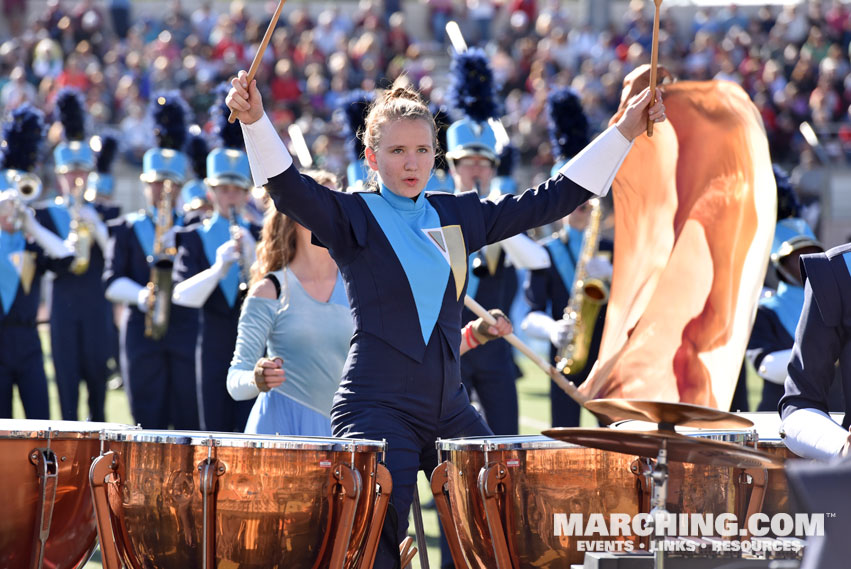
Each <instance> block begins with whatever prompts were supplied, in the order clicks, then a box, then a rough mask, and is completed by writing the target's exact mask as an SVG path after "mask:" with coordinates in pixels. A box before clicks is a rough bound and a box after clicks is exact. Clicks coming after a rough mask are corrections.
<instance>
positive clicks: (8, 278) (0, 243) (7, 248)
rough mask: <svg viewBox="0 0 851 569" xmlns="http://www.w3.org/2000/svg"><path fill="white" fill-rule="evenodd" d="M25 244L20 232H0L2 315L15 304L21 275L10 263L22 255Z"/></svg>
mask: <svg viewBox="0 0 851 569" xmlns="http://www.w3.org/2000/svg"><path fill="white" fill-rule="evenodd" d="M26 244H27V240H26V238H25V237H24V233H23V232H22V231H16V232H15V233H6V232H5V231H0V303H2V304H3V313H4V314H8V313H9V310H10V309H11V308H12V305H13V304H14V303H15V297H16V296H17V295H18V284H20V282H21V274H20V272H18V268H17V267H16V266H15V264H14V263H13V262H12V257H13V256H15V255H20V254H22V253H23V251H24V248H25V247H26Z"/></svg>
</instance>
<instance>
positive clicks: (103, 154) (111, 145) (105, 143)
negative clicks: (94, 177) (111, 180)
mask: <svg viewBox="0 0 851 569" xmlns="http://www.w3.org/2000/svg"><path fill="white" fill-rule="evenodd" d="M117 155H118V138H116V137H115V135H113V134H104V135H102V136H101V138H100V152H98V155H97V158H96V159H95V167H96V168H97V171H98V173H100V174H109V173H110V171H111V170H112V162H113V161H114V160H115V157H116V156H117Z"/></svg>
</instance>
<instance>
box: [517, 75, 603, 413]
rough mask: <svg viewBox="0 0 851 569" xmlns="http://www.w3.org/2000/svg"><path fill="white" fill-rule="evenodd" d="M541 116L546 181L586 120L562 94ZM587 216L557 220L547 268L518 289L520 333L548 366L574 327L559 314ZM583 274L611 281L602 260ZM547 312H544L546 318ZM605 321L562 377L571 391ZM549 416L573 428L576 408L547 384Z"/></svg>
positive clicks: (584, 131) (585, 211) (579, 141)
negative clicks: (522, 306) (545, 355)
mask: <svg viewBox="0 0 851 569" xmlns="http://www.w3.org/2000/svg"><path fill="white" fill-rule="evenodd" d="M547 115H548V119H549V130H550V139H551V141H552V146H553V153H554V154H555V155H556V156H555V158H556V163H555V165H554V166H553V169H552V172H551V175H555V174H556V172H558V171H559V170H560V169H561V168H562V167H563V166H564V164H565V163H566V162H567V161H568V160H569V159H570V158H572V157H573V156H575V155H576V154H577V153H579V152H580V151H581V150H582V149H583V148H584V147H585V146H586V145H587V144H588V141H589V136H588V118H587V117H586V116H585V112H584V111H583V110H582V103H581V101H580V100H579V96H578V95H577V94H576V93H575V92H574V91H573V90H571V89H567V88H565V89H560V90H557V91H554V92H553V93H551V94H550V96H549V98H548V100H547ZM590 214H591V205H590V203H589V202H585V203H583V204H582V205H580V206H579V207H577V208H576V209H575V210H574V211H572V212H571V213H570V214H568V215H567V217H565V218H564V219H563V220H562V221H563V227H562V229H561V231H559V233H557V234H556V235H554V236H553V237H552V238H551V239H549V240H548V241H546V242H545V243H544V247H545V248H546V251H547V254H548V255H549V257H550V261H551V262H550V266H549V267H547V268H545V269H540V270H536V271H532V272H531V274H530V275H529V279H528V280H527V281H526V284H525V287H524V289H525V295H526V301H527V302H528V304H529V309H530V312H529V314H528V315H527V316H526V319H525V320H524V321H523V324H522V327H523V329H524V330H525V331H526V333H527V334H529V335H530V336H532V337H535V338H538V339H542V340H546V341H548V342H550V344H551V347H550V357H551V359H550V361H555V359H556V356H557V354H558V352H559V350H561V349H562V348H564V347H565V346H566V345H567V343H568V342H569V341H570V339H571V336H572V333H573V324H574V323H573V322H571V321H570V320H568V319H565V317H564V309H565V307H567V305H568V302H569V301H570V296H571V293H572V291H573V283H574V275H575V273H576V268H577V263H578V261H579V260H580V255H581V250H582V242H583V238H584V236H585V232H586V229H587V228H588V224H589V221H590ZM592 238H596V237H592ZM600 249H602V250H608V251H611V250H612V244H611V242H610V241H604V242H602V243H600ZM586 270H587V273H588V274H589V276H592V277H594V278H598V279H600V280H602V281H604V282H606V281H608V280H610V279H611V275H612V265H611V263H610V262H609V261H608V260H607V259H606V258H604V257H602V256H595V257H592V258H591V259H589V260H588V262H587V264H586ZM547 307H549V313H548V311H547ZM605 319H606V312H605V306H603V308H602V309H601V310H600V312H599V313H598V316H597V319H596V322H594V323H593V325H594V329H593V330H594V331H593V335H592V337H591V342H590V348H589V356H588V360H587V363H586V364H585V367H584V368H583V369H581V370H578V371H574V372H573V373H571V374H569V375H567V379H568V380H570V381H572V382H573V383H574V384H576V385H579V384H581V383H582V382H583V381H585V378H587V377H588V374H589V373H590V372H591V367H592V366H593V364H594V361H595V360H596V359H597V353H598V351H599V348H600V340H601V338H602V334H603V322H604V321H605ZM550 411H551V417H552V425H553V427H578V426H579V411H580V407H579V404H578V403H576V402H575V401H574V400H573V399H571V398H570V397H569V396H568V395H567V394H566V393H565V392H564V390H562V389H561V388H560V387H559V386H558V385H556V383H555V382H554V381H552V380H550Z"/></svg>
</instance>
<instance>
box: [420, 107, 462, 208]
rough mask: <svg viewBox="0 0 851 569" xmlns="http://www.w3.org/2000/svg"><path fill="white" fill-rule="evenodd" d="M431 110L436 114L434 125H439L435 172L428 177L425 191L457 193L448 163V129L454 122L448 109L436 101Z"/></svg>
mask: <svg viewBox="0 0 851 569" xmlns="http://www.w3.org/2000/svg"><path fill="white" fill-rule="evenodd" d="M429 110H430V111H431V114H432V116H434V125H435V127H437V148H435V149H434V150H435V152H434V172H433V173H432V175H431V177H430V178H429V179H428V183H427V184H426V187H425V191H427V192H448V193H450V194H452V193H455V181H454V180H453V179H452V176H451V175H450V174H449V164H447V163H446V130H447V129H448V128H449V125H450V124H451V123H452V119H451V118H450V117H449V111H448V109H447V108H446V107H445V106H443V105H440V106H437V105H435V104H434V103H432V104H431V105H429Z"/></svg>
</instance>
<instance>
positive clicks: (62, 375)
mask: <svg viewBox="0 0 851 569" xmlns="http://www.w3.org/2000/svg"><path fill="white" fill-rule="evenodd" d="M111 320H112V310H111V308H110V305H109V303H108V302H107V301H106V300H104V299H102V298H101V299H99V300H96V301H95V302H93V304H89V303H87V302H86V303H81V305H79V306H76V307H69V306H64V307H56V306H54V307H53V310H52V311H51V315H50V344H51V348H52V350H53V367H54V368H55V370H56V387H57V388H58V390H59V405H60V407H61V408H62V418H63V419H65V420H66V421H76V420H78V419H79V417H78V416H77V406H78V402H79V400H80V381H81V380H82V381H85V382H86V389H87V390H88V393H89V397H88V399H89V400H88V405H89V418H90V419H91V420H92V421H101V422H102V421H105V420H106V419H105V416H104V404H105V400H106V380H107V374H108V369H107V366H106V362H107V360H108V359H109V357H110V355H111V352H112V339H111V336H110V327H111V325H112V323H111Z"/></svg>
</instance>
